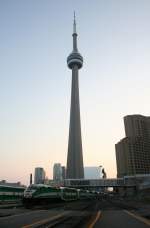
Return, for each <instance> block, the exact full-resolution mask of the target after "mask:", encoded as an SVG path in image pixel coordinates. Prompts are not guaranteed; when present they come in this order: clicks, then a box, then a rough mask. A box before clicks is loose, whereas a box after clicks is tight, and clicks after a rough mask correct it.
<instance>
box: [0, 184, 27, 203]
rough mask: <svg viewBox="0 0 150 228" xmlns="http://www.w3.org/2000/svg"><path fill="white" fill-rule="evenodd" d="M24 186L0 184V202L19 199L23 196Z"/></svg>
mask: <svg viewBox="0 0 150 228" xmlns="http://www.w3.org/2000/svg"><path fill="white" fill-rule="evenodd" d="M24 190H25V188H24V187H13V186H7V185H0V202H8V201H19V200H21V199H22V198H23V193H24Z"/></svg>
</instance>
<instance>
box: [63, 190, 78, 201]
mask: <svg viewBox="0 0 150 228" xmlns="http://www.w3.org/2000/svg"><path fill="white" fill-rule="evenodd" d="M61 199H62V200H65V201H70V200H78V199H79V194H78V190H77V189H75V188H66V187H61Z"/></svg>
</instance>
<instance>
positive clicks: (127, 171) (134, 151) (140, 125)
mask: <svg viewBox="0 0 150 228" xmlns="http://www.w3.org/2000/svg"><path fill="white" fill-rule="evenodd" d="M124 125H125V133H126V137H125V138H123V139H122V140H121V141H120V142H118V143H117V144H116V145H115V148H116V162H117V176H118V177H122V176H128V175H136V174H149V173H150V117H146V116H142V115H128V116H125V117H124Z"/></svg>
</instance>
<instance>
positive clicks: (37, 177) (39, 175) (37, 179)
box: [34, 167, 45, 184]
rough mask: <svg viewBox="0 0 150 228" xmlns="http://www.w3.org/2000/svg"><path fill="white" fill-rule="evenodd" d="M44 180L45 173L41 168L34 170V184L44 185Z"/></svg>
mask: <svg viewBox="0 0 150 228" xmlns="http://www.w3.org/2000/svg"><path fill="white" fill-rule="evenodd" d="M44 180H45V171H44V169H43V168H41V167H36V168H35V174H34V184H44Z"/></svg>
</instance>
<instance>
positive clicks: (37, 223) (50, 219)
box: [22, 212, 67, 228]
mask: <svg viewBox="0 0 150 228" xmlns="http://www.w3.org/2000/svg"><path fill="white" fill-rule="evenodd" d="M65 214H67V213H66V212H63V213H61V214H59V215H55V216H53V217H49V218H47V219H42V220H40V221H38V222H35V223H32V224H29V225H25V226H23V227H22V228H32V227H33V226H36V225H43V224H44V223H46V222H50V221H52V220H55V219H58V218H60V217H62V216H63V215H65Z"/></svg>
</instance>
